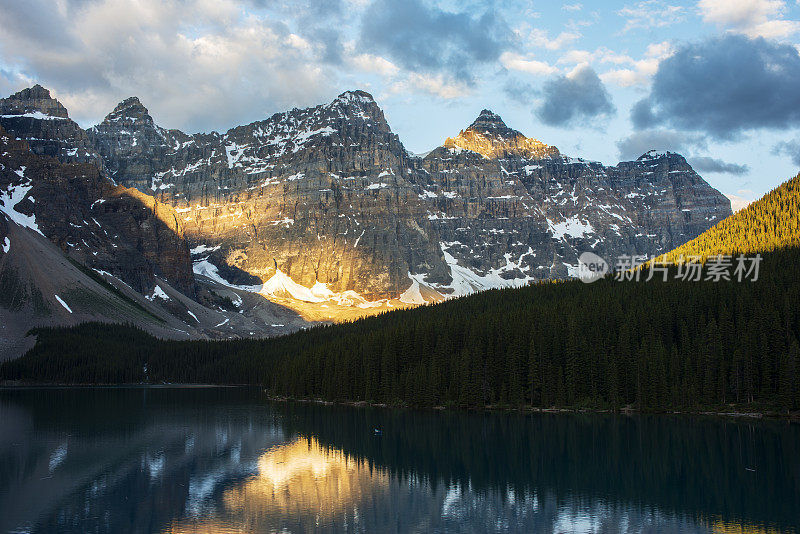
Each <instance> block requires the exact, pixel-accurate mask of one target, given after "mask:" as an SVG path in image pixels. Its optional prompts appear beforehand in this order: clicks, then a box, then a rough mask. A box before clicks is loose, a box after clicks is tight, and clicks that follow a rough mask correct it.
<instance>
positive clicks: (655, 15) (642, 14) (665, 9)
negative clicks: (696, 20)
mask: <svg viewBox="0 0 800 534" xmlns="http://www.w3.org/2000/svg"><path fill="white" fill-rule="evenodd" d="M684 11H685V10H684V8H683V7H681V6H673V5H669V4H665V3H664V2H662V1H660V0H643V1H641V2H638V3H636V4H633V5H627V6H625V7H623V8H622V9H620V10H619V11H617V14H618V15H619V16H621V17H623V18H624V19H625V26H624V27H623V29H622V32H623V33H625V32H628V31H631V30H634V29H637V28H644V29H646V28H661V27H664V26H669V25H671V24H675V23H678V22H681V21H683V20H684V18H685V17H684Z"/></svg>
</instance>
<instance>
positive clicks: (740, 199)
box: [725, 189, 755, 213]
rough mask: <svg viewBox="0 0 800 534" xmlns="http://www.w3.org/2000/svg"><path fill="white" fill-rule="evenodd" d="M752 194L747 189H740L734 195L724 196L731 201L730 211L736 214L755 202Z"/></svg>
mask: <svg viewBox="0 0 800 534" xmlns="http://www.w3.org/2000/svg"><path fill="white" fill-rule="evenodd" d="M753 194H754V193H753V192H752V191H750V190H749V189H740V190H738V191H737V192H736V194H735V195H733V194H726V195H725V196H726V197H728V200H730V201H731V210H733V212H734V213H736V212H737V211H739V210H742V209H744V208H746V207H747V206H749V205H750V204H751V203H752V202H753V201H754V200H755V199H754V198H753Z"/></svg>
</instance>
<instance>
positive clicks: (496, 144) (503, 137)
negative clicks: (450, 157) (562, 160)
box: [444, 109, 559, 159]
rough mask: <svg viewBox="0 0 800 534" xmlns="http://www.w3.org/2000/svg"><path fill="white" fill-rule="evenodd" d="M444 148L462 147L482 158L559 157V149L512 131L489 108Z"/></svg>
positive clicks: (448, 141)
mask: <svg viewBox="0 0 800 534" xmlns="http://www.w3.org/2000/svg"><path fill="white" fill-rule="evenodd" d="M444 147H445V148H463V149H464V150H470V151H472V152H477V153H478V154H480V155H481V156H483V157H485V158H504V157H507V156H522V157H526V158H533V159H538V158H545V157H554V156H558V154H559V152H558V149H557V148H556V147H554V146H549V145H546V144H544V143H542V142H541V141H538V140H536V139H532V138H528V137H525V136H524V135H522V134H521V133H520V132H518V131H516V130H512V129H511V128H509V127H508V126H506V123H504V122H503V119H501V118H500V116H499V115H497V114H495V113H492V112H491V111H489V110H488V109H484V110H483V111H481V113H480V115H478V118H477V119H475V122H473V123H472V124H471V125H470V126H469V128H467V129H466V130H461V132H459V134H458V135H457V136H456V137H448V138H447V139H446V140H445V142H444Z"/></svg>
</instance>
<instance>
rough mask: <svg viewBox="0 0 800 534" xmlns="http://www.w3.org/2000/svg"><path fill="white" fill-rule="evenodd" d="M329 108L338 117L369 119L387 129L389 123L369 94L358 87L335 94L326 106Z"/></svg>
mask: <svg viewBox="0 0 800 534" xmlns="http://www.w3.org/2000/svg"><path fill="white" fill-rule="evenodd" d="M328 108H329V109H330V110H332V111H333V110H335V111H336V112H338V115H339V117H340V118H344V119H361V120H371V121H375V122H377V123H378V124H379V125H381V126H384V127H385V128H386V129H387V130H388V129H390V128H389V124H388V123H387V122H386V118H385V117H384V115H383V110H381V108H380V106H378V104H377V102H375V99H374V98H373V97H372V95H371V94H369V93H367V92H366V91H362V90H360V89H356V90H353V91H345V92H344V93H342V94H340V95H339V96H337V97H336V98H335V99H334V100H333V102H331V103H330V104H329V106H328Z"/></svg>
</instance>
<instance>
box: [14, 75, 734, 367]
mask: <svg viewBox="0 0 800 534" xmlns="http://www.w3.org/2000/svg"><path fill="white" fill-rule="evenodd" d="M0 145H2V146H0V203H2V206H0V210H2V213H4V216H2V217H0V244H2V245H3V247H2V254H0V286H1V287H0V289H3V288H7V289H9V291H10V292H5V289H3V291H4V302H3V303H0V304H3V306H0V315H2V316H3V317H2V319H4V324H5V325H7V326H5V327H4V328H6V329H7V332H4V337H5V339H6V340H7V342H6V343H5V346H6V347H10V348H6V349H4V348H3V347H0V351H6V352H8V353H9V354H10V353H18V352H19V351H20V350H22V348H24V347H25V346H27V345H26V343H28V344H29V342H25V341H24V332H25V331H26V330H27V328H29V327H30V326H31V325H35V324H53V323H58V324H60V323H63V322H66V323H67V324H74V323H76V322H80V321H85V320H102V321H111V322H133V323H134V324H137V325H138V326H141V327H143V328H145V329H146V330H148V331H151V332H154V333H156V334H157V335H159V336H162V337H173V338H187V337H207V338H227V337H240V336H245V337H250V336H253V337H257V336H265V335H274V334H277V333H281V332H288V331H292V330H296V329H298V328H302V327H304V326H306V325H308V324H310V323H309V321H316V320H330V319H341V318H349V317H355V316H358V315H362V314H368V313H376V312H379V311H386V310H389V309H392V308H396V307H400V306H408V305H417V304H422V303H425V302H431V301H437V300H441V299H444V298H449V297H453V296H461V295H465V294H467V293H471V292H474V291H478V290H482V289H488V288H494V287H508V286H519V285H524V284H527V283H529V282H532V281H538V280H552V279H562V278H567V277H570V276H574V275H576V273H577V265H578V261H577V258H578V256H579V255H580V254H581V253H582V252H584V251H593V252H595V253H597V254H599V255H601V256H603V257H606V258H609V259H611V260H613V258H615V257H618V256H620V255H628V254H640V255H657V254H661V253H664V252H666V251H669V250H672V249H674V248H676V247H678V246H680V245H682V244H683V243H685V242H687V241H689V240H691V239H693V238H695V237H696V236H698V235H699V234H701V233H702V232H704V231H705V230H707V229H708V228H710V227H711V226H713V225H714V224H716V223H717V222H719V221H721V220H722V219H724V218H726V217H727V216H729V215H730V214H731V207H730V202H729V200H728V199H727V198H726V197H724V196H723V195H722V194H721V193H719V192H718V191H716V190H715V189H714V188H712V187H711V186H710V185H709V184H708V183H706V182H705V181H704V180H703V179H702V178H701V177H700V176H699V175H698V174H697V173H696V172H695V171H694V170H693V169H692V167H691V166H690V165H689V164H688V163H687V162H686V160H685V158H683V157H682V156H681V155H679V154H676V153H671V152H666V153H659V152H655V151H651V152H648V153H645V154H643V155H642V156H641V157H639V158H638V159H637V160H636V161H627V162H621V163H619V164H617V165H616V166H604V165H602V164H601V163H598V162H592V161H587V160H584V159H580V158H572V157H568V156H566V155H564V154H562V153H561V151H560V150H559V149H558V148H556V147H554V146H550V145H547V144H545V143H542V142H540V141H538V140H536V139H533V138H529V137H526V136H525V135H523V134H522V133H520V132H518V131H516V130H514V129H512V128H509V127H508V126H507V125H506V124H505V123H504V121H503V120H502V119H501V118H500V117H499V116H498V115H496V114H494V113H493V112H491V111H489V110H483V111H481V113H480V114H479V116H478V117H477V118H476V120H475V121H474V122H473V123H472V124H471V125H469V126H468V127H467V128H465V129H463V130H462V131H460V132H459V133H458V134H457V135H455V136H454V137H451V138H447V139H446V140H444V142H443V143H442V145H441V146H440V147H437V148H435V149H434V150H432V151H430V152H428V153H427V154H425V155H422V156H420V155H415V154H412V153H410V152H409V151H408V150H406V149H405V147H404V146H403V144H402V142H401V141H400V139H399V138H398V136H397V135H396V134H394V133H393V132H392V130H391V128H390V126H389V124H388V123H387V121H386V118H385V116H384V114H383V111H382V110H381V109H380V107H379V106H378V105H377V103H376V102H375V100H374V99H373V98H372V96H371V95H369V94H368V93H366V92H363V91H348V92H345V93H342V94H341V95H339V96H338V97H337V98H335V99H334V100H333V101H332V102H330V103H328V104H324V105H319V106H316V107H313V108H307V109H293V110H290V111H287V112H283V113H277V114H275V115H273V116H271V117H269V118H267V119H265V120H260V121H257V122H253V123H251V124H248V125H244V126H238V127H235V128H232V129H230V130H228V131H227V132H225V133H217V132H212V133H200V134H193V135H189V134H186V133H184V132H181V131H179V130H171V129H166V128H163V127H161V126H159V125H157V124H156V123H155V121H154V120H153V118H152V117H151V115H150V114H149V112H148V110H147V109H146V108H145V106H144V105H143V104H142V103H141V102H140V101H139V100H138V99H137V98H135V97H132V98H128V99H126V100H124V101H122V102H121V103H120V104H119V105H117V106H116V108H115V109H114V110H113V111H112V112H111V113H109V114H108V115H107V116H106V117H105V118H104V120H103V121H102V122H101V123H100V124H98V125H96V126H94V127H91V128H89V129H86V130H84V129H83V128H81V127H80V126H79V125H78V124H77V123H75V122H74V121H72V120H71V119H70V118H69V114H68V111H67V109H66V108H65V107H64V106H63V105H62V104H61V103H59V102H58V101H57V100H56V99H54V98H52V96H51V95H50V93H49V91H48V90H46V89H44V88H42V87H41V86H38V85H36V86H34V87H32V88H29V89H25V90H23V91H20V92H18V93H16V94H14V95H11V96H10V97H8V98H5V99H2V100H0ZM24 227H27V228H24ZM6 243H7V244H6ZM45 258H47V259H45ZM11 290H13V291H11ZM59 291H60V293H59ZM257 293H260V294H257ZM8 295H15V296H14V297H13V298H12V297H9V296H8ZM263 297H267V298H263ZM99 301H103V302H105V305H103V306H100V305H98V304H97V303H98V302H99ZM12 325H16V326H12ZM10 330H13V331H14V332H13V335H12V334H11V333H10V332H8V331H10Z"/></svg>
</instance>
